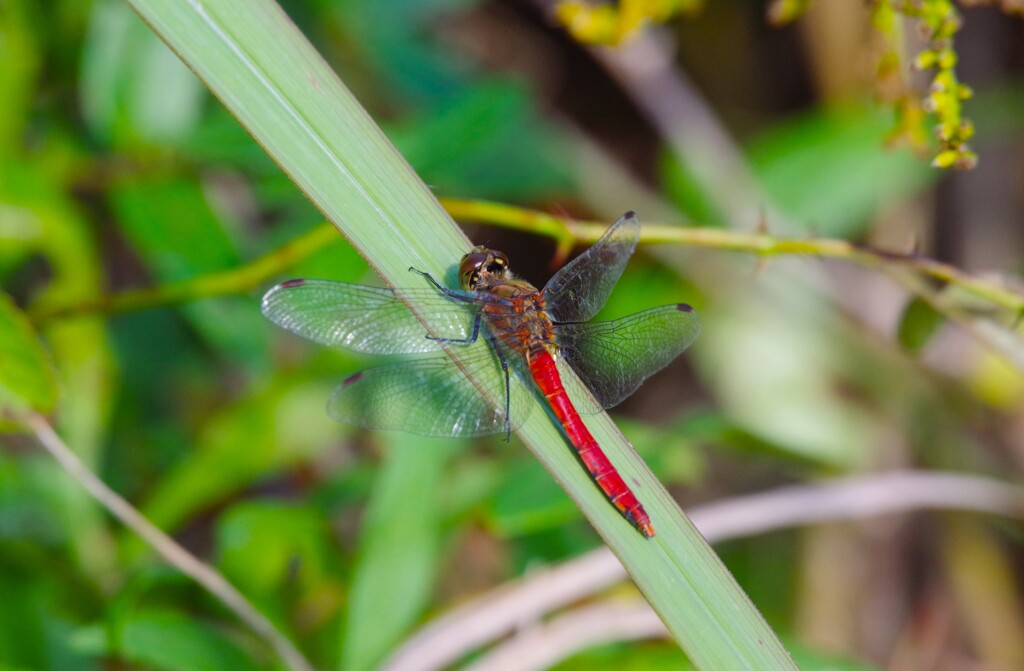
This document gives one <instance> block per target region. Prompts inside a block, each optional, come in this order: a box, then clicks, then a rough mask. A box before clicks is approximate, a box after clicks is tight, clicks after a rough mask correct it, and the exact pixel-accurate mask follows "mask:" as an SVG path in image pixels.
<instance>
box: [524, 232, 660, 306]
mask: <svg viewBox="0 0 1024 671" xmlns="http://www.w3.org/2000/svg"><path fill="white" fill-rule="evenodd" d="M639 239H640V220H639V219H637V217H636V214H635V213H633V212H627V213H626V214H624V215H622V217H621V218H620V219H619V220H618V221H616V222H615V223H614V224H612V225H611V226H609V227H608V230H607V231H605V232H604V235H602V236H601V238H600V239H599V240H598V241H597V242H595V243H594V246H593V247H591V248H590V249H588V250H587V251H585V252H583V253H582V254H580V255H579V256H577V257H576V258H575V259H573V260H572V261H570V262H569V263H568V264H566V265H565V266H564V267H563V268H562V269H561V270H559V271H558V272H557V273H555V275H554V276H553V277H552V278H551V280H550V281H549V282H548V283H547V285H546V286H545V287H544V290H543V291H542V292H541V294H542V295H543V296H544V300H545V301H546V302H547V311H548V314H550V315H551V318H552V319H554V320H555V321H556V322H585V321H587V320H589V319H590V318H591V317H593V316H594V315H596V314H597V311H598V310H600V309H601V306H603V305H604V303H605V301H606V300H608V296H609V295H610V294H611V293H612V289H613V288H614V287H615V283H616V282H618V281H619V277H621V276H622V271H623V269H625V267H626V263H627V262H628V261H629V257H630V256H632V255H633V250H634V249H636V244H637V241H638V240H639Z"/></svg>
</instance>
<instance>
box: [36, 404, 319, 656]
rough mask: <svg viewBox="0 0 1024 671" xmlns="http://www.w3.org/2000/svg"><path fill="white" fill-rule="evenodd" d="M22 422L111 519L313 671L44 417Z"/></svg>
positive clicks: (218, 576)
mask: <svg viewBox="0 0 1024 671" xmlns="http://www.w3.org/2000/svg"><path fill="white" fill-rule="evenodd" d="M24 421H25V424H26V425H27V426H28V427H29V428H30V429H32V432H33V433H34V434H35V436H36V439H37V440H38V441H39V442H40V444H41V445H42V446H43V447H44V448H45V449H46V451H47V452H49V453H50V455H51V456H53V458H54V459H55V460H56V461H57V463H58V464H60V466H61V468H63V469H64V470H65V471H66V472H67V473H68V474H69V475H70V476H71V477H72V478H73V479H74V480H75V481H76V482H78V483H79V484H80V485H82V487H83V488H84V489H85V490H86V491H87V492H88V493H89V494H90V495H91V496H92V497H93V498H94V499H96V501H97V502H99V504H100V505H102V506H103V507H104V508H105V509H106V510H107V511H109V512H110V514H111V515H113V516H114V517H116V518H117V519H118V520H120V521H121V523H122V524H124V525H125V526H126V527H128V528H129V529H131V530H132V531H133V532H134V533H135V534H136V535H138V536H139V537H140V538H142V540H144V541H145V542H146V543H148V544H149V545H150V546H151V547H152V548H153V549H154V550H156V552H157V554H159V555H160V556H161V557H163V558H164V560H166V561H167V563H169V564H170V565H172V566H174V567H175V568H177V569H178V570H179V571H181V572H182V573H184V574H185V575H187V576H189V577H190V578H192V579H193V580H195V581H196V582H197V583H199V585H201V586H202V587H203V588H204V589H206V591H208V592H209V593H210V594H212V595H213V596H214V597H215V598H216V599H218V600H219V601H220V602H221V603H223V604H224V606H225V607H227V608H228V609H229V610H230V611H232V612H233V613H234V614H235V615H236V616H237V617H238V619H240V620H241V621H242V622H244V623H245V624H246V625H247V626H248V627H249V628H250V629H252V630H253V631H254V632H256V634H257V635H259V636H260V637H261V638H263V639H264V640H265V641H266V642H267V643H268V644H269V645H270V646H271V647H272V648H273V649H274V650H275V651H276V652H277V654H278V656H279V657H280V658H281V660H282V661H283V662H284V663H285V665H286V666H287V667H288V668H289V669H291V670H292V671H313V666H312V665H311V664H310V663H309V662H308V661H307V660H306V658H305V657H303V656H302V653H301V652H299V650H298V648H296V647H295V646H294V644H292V642H291V641H290V640H288V638H287V637H286V636H285V635H284V634H282V633H281V632H280V631H278V629H277V628H276V627H275V626H274V625H273V623H271V621H270V620H268V619H267V618H266V616H264V615H263V614H262V613H260V612H259V611H258V610H256V608H255V607H254V606H253V605H252V604H251V603H249V601H248V600H247V599H246V598H245V597H244V596H242V593H241V592H239V591H238V590H237V589H236V588H235V587H234V586H233V585H232V584H231V583H229V582H228V581H227V580H226V579H225V578H224V576H222V575H221V574H220V573H218V572H217V571H216V570H214V569H213V568H212V567H210V566H209V565H207V564H205V563H203V562H202V561H200V560H199V559H198V558H197V557H196V556H195V555H193V554H191V553H189V551H188V550H186V549H185V548H183V547H182V546H181V545H179V544H178V543H177V542H175V541H174V539H173V538H171V537H170V536H168V535H167V534H165V533H164V532H163V531H161V530H160V529H158V528H157V527H156V526H154V525H153V523H152V522H150V521H149V520H148V519H146V518H145V517H144V516H143V515H142V513H140V512H139V511H138V510H136V509H135V508H134V507H132V505H131V504H130V503H128V502H127V501H126V500H125V499H124V498H122V497H121V496H120V495H119V494H117V493H116V492H115V491H113V490H112V489H110V488H109V487H107V485H106V484H105V483H104V482H103V481H102V480H100V479H99V477H97V476H96V474H95V473H93V472H92V471H90V470H89V469H88V467H86V465H85V464H83V463H82V461H81V460H80V459H79V458H78V457H77V456H76V455H75V453H74V452H72V451H71V449H70V448H69V447H68V446H67V445H66V444H65V443H64V441H63V440H61V438H60V436H58V435H57V432H56V431H54V430H53V428H52V427H51V426H50V423H49V422H48V421H47V420H46V418H45V417H43V416H41V415H39V414H37V413H31V414H29V415H27V416H26V417H25V420H24Z"/></svg>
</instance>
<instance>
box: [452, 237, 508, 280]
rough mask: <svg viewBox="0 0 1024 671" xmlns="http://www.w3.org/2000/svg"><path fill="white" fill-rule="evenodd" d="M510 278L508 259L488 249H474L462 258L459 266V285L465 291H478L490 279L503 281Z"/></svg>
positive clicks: (501, 253) (500, 253)
mask: <svg viewBox="0 0 1024 671" xmlns="http://www.w3.org/2000/svg"><path fill="white" fill-rule="evenodd" d="M507 276H508V257H507V256H505V254H504V253H503V252H498V251H495V250H493V249H487V248H486V247H474V248H473V249H472V250H471V251H470V252H469V253H468V254H466V255H465V256H463V257H462V263H461V264H460V265H459V285H460V286H461V287H462V288H463V289H476V288H477V287H478V286H479V285H480V283H481V282H482V281H483V280H485V279H487V278H489V277H492V278H493V277H496V278H498V279H503V278H505V277H507Z"/></svg>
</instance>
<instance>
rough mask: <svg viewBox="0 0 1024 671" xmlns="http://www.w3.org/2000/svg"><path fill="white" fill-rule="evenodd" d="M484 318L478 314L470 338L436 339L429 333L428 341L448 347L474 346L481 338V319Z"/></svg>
mask: <svg viewBox="0 0 1024 671" xmlns="http://www.w3.org/2000/svg"><path fill="white" fill-rule="evenodd" d="M482 316H483V315H482V313H480V312H477V313H476V317H475V318H474V319H473V333H471V334H470V336H469V337H468V338H435V337H434V336H432V335H430V334H429V333H428V334H427V340H433V341H434V342H439V343H445V344H448V345H472V344H473V343H475V342H476V339H477V338H478V337H479V336H480V319H481V317H482Z"/></svg>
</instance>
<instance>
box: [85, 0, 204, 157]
mask: <svg viewBox="0 0 1024 671" xmlns="http://www.w3.org/2000/svg"><path fill="white" fill-rule="evenodd" d="M81 84H82V85H81V87H80V88H79V91H80V92H81V96H82V107H83V113H84V116H85V119H86V121H87V123H88V124H89V126H90V127H91V129H92V131H93V132H94V133H95V134H96V135H98V136H99V137H101V138H103V139H104V140H108V141H112V142H113V143H115V144H117V145H119V146H126V147H130V146H137V145H140V144H145V145H162V144H166V143H169V142H171V141H174V140H177V139H180V138H182V137H184V136H185V135H187V134H188V133H189V132H190V131H191V129H192V128H193V127H194V126H195V124H196V123H197V121H198V120H199V114H200V111H201V109H202V103H203V102H204V99H205V97H206V96H205V95H204V92H203V88H202V86H201V85H200V83H199V82H198V81H196V78H195V77H194V76H193V75H192V73H190V72H189V71H188V68H186V67H185V66H184V65H183V64H182V62H181V61H180V60H179V59H178V58H176V57H175V55H174V53H173V52H171V50H170V49H168V48H167V47H166V45H164V44H162V43H161V42H160V40H159V39H158V38H157V37H156V36H155V35H153V33H152V32H151V31H149V30H147V29H146V26H145V25H143V24H142V23H140V22H139V21H138V20H137V19H136V18H135V17H134V16H132V12H131V9H130V8H128V7H127V6H126V5H125V4H124V3H123V2H116V1H115V0H102V1H100V2H96V3H95V4H94V5H93V9H92V15H91V23H90V26H89V33H88V35H87V36H86V41H85V46H84V50H83V57H82V74H81Z"/></svg>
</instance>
